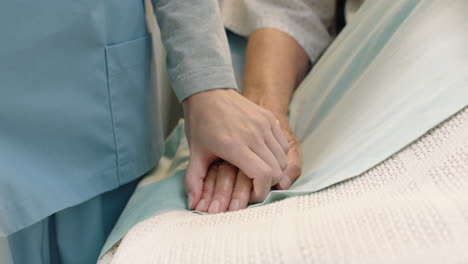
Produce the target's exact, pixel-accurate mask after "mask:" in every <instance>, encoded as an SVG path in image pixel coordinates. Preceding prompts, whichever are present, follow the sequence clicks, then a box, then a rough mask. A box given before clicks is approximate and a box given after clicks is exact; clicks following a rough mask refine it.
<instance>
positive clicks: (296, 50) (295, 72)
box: [196, 0, 334, 213]
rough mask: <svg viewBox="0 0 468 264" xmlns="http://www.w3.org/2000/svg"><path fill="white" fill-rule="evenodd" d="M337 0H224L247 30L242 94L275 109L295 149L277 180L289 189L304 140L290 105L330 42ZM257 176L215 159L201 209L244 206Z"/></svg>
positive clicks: (233, 25)
mask: <svg viewBox="0 0 468 264" xmlns="http://www.w3.org/2000/svg"><path fill="white" fill-rule="evenodd" d="M333 11H334V1H332V0H290V1H284V0H224V2H223V7H222V15H223V20H224V22H225V25H226V27H227V28H229V29H230V30H232V31H233V32H235V33H237V34H240V35H244V36H248V44H247V51H246V62H245V72H244V82H243V87H244V89H243V95H244V96H245V97H246V98H248V99H250V100H251V101H253V102H255V103H256V104H258V105H260V106H262V107H264V108H265V109H268V110H270V111H271V112H273V113H274V115H275V117H276V118H277V120H279V123H280V126H281V129H282V131H283V134H284V135H286V137H287V139H288V142H289V145H290V150H289V152H288V154H287V159H288V166H287V168H286V169H285V170H284V171H283V177H282V179H281V180H280V181H279V183H278V184H276V187H277V188H278V189H288V188H289V186H290V185H291V184H292V183H293V182H294V181H295V180H296V179H297V177H299V175H300V173H301V150H300V143H299V141H298V140H297V139H296V138H295V137H294V134H293V133H292V131H291V128H290V126H289V123H288V117H287V116H288V105H289V101H290V99H291V95H292V93H293V91H294V89H295V88H296V87H297V86H298V85H299V83H300V82H301V81H302V79H303V78H304V76H305V73H306V71H307V69H308V67H309V63H310V62H312V63H315V61H316V60H317V58H318V57H319V56H320V54H321V53H322V52H323V50H324V49H325V48H326V46H327V45H328V44H329V42H330V40H331V37H330V35H329V34H328V31H327V28H328V27H329V26H330V23H331V21H332V18H333ZM251 188H252V181H251V180H250V179H249V177H248V176H246V175H245V174H244V173H243V172H242V171H241V170H237V168H235V167H234V166H232V165H230V164H229V163H227V162H223V163H222V164H221V165H218V164H217V165H213V166H212V167H211V169H210V171H209V173H208V177H207V178H206V180H205V182H204V187H203V194H202V199H201V202H200V203H199V204H198V205H197V207H196V209H197V210H200V211H208V212H210V213H217V212H222V211H226V210H238V209H242V208H245V207H246V206H247V204H248V202H249V201H250V202H260V201H262V200H263V199H264V198H265V197H260V198H261V199H258V198H259V197H252V195H251Z"/></svg>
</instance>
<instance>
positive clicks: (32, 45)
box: [0, 0, 236, 236]
mask: <svg viewBox="0 0 468 264" xmlns="http://www.w3.org/2000/svg"><path fill="white" fill-rule="evenodd" d="M152 3H153V5H154V7H155V10H154V11H155V13H156V18H158V24H159V27H160V29H161V38H162V40H163V42H164V45H165V48H166V51H167V64H168V73H169V77H170V79H171V84H172V87H173V89H174V91H175V93H176V95H177V97H178V98H179V100H183V99H185V98H186V97H188V96H190V95H192V94H194V93H196V92H201V91H205V90H209V89H215V88H236V84H235V79H234V74H233V71H232V65H231V58H230V56H229V48H228V44H227V39H226V35H225V32H224V29H223V26H222V23H221V17H220V13H219V7H218V3H217V0H198V1H197V2H196V3H194V2H192V1H187V0H157V1H156V0H153V1H152ZM0 43H1V44H0V236H5V235H9V234H11V233H13V232H15V231H17V230H20V229H22V228H25V227H27V226H29V225H31V224H33V223H35V222H37V221H39V220H41V219H43V218H45V217H47V216H49V215H51V214H53V213H55V212H57V211H60V210H62V209H64V208H67V207H70V206H73V205H76V204H79V203H82V202H84V201H86V200H88V199H90V198H92V197H94V196H96V195H99V194H101V193H103V192H106V191H109V190H112V189H115V188H116V187H118V186H121V185H123V184H125V183H127V182H130V181H132V180H134V179H136V178H138V177H139V176H141V175H143V174H144V173H145V172H147V171H148V170H150V169H151V168H152V167H153V166H154V165H155V164H156V163H157V161H158V159H159V157H160V154H161V153H162V151H163V149H162V148H163V139H162V132H161V129H160V126H159V122H158V113H157V110H156V109H158V107H157V105H154V104H155V103H156V102H153V101H152V100H150V98H154V95H152V94H151V92H152V91H151V89H149V79H150V77H149V76H150V74H149V70H150V59H151V38H150V37H149V36H148V32H147V28H146V21H145V9H144V3H143V0H118V1H114V0H43V1H27V0H23V1H1V2H0Z"/></svg>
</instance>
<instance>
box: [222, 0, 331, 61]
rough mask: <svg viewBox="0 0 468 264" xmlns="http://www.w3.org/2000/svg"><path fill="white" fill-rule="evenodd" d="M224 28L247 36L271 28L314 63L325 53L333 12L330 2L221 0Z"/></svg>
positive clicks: (311, 0) (326, 0)
mask: <svg viewBox="0 0 468 264" xmlns="http://www.w3.org/2000/svg"><path fill="white" fill-rule="evenodd" d="M220 4H221V14H222V18H223V22H224V25H225V27H226V28H228V29H229V30H231V31H233V32H234V33H237V34H239V35H242V36H248V35H249V34H251V33H252V32H253V31H254V30H255V29H258V28H274V29H278V30H280V31H282V32H284V33H287V34H288V35H290V36H291V37H292V38H294V39H295V40H296V41H297V42H298V43H299V44H300V45H301V46H302V47H303V48H304V50H305V51H306V53H307V54H308V56H309V59H310V60H311V61H312V62H313V61H315V60H316V59H317V58H318V56H319V55H320V54H321V53H322V52H323V51H324V49H325V48H326V47H327V45H328V44H329V42H330V41H331V36H330V34H329V32H328V30H327V29H328V28H329V27H330V25H331V23H332V20H333V15H334V10H335V1H333V0H224V1H221V3H220Z"/></svg>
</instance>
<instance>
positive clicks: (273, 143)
mask: <svg viewBox="0 0 468 264" xmlns="http://www.w3.org/2000/svg"><path fill="white" fill-rule="evenodd" d="M265 144H266V145H267V147H268V148H269V149H270V151H271V152H272V153H273V155H274V156H275V158H276V161H277V162H278V164H279V166H280V169H281V170H282V171H284V170H285V169H286V168H287V167H288V159H287V157H286V154H285V153H284V150H283V148H282V147H281V145H280V144H279V143H278V141H277V140H276V139H275V137H274V136H273V134H272V133H268V135H267V136H266V139H265Z"/></svg>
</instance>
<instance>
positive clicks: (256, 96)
mask: <svg viewBox="0 0 468 264" xmlns="http://www.w3.org/2000/svg"><path fill="white" fill-rule="evenodd" d="M251 90H255V89H251ZM243 96H244V97H245V98H247V99H249V100H250V101H252V102H253V103H255V104H257V105H258V106H261V107H262V108H264V109H267V110H268V111H270V112H272V113H273V114H274V115H275V116H276V117H277V118H278V117H282V116H287V115H288V106H289V100H288V98H289V96H287V95H276V94H270V93H266V92H262V93H255V92H244V93H243Z"/></svg>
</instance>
